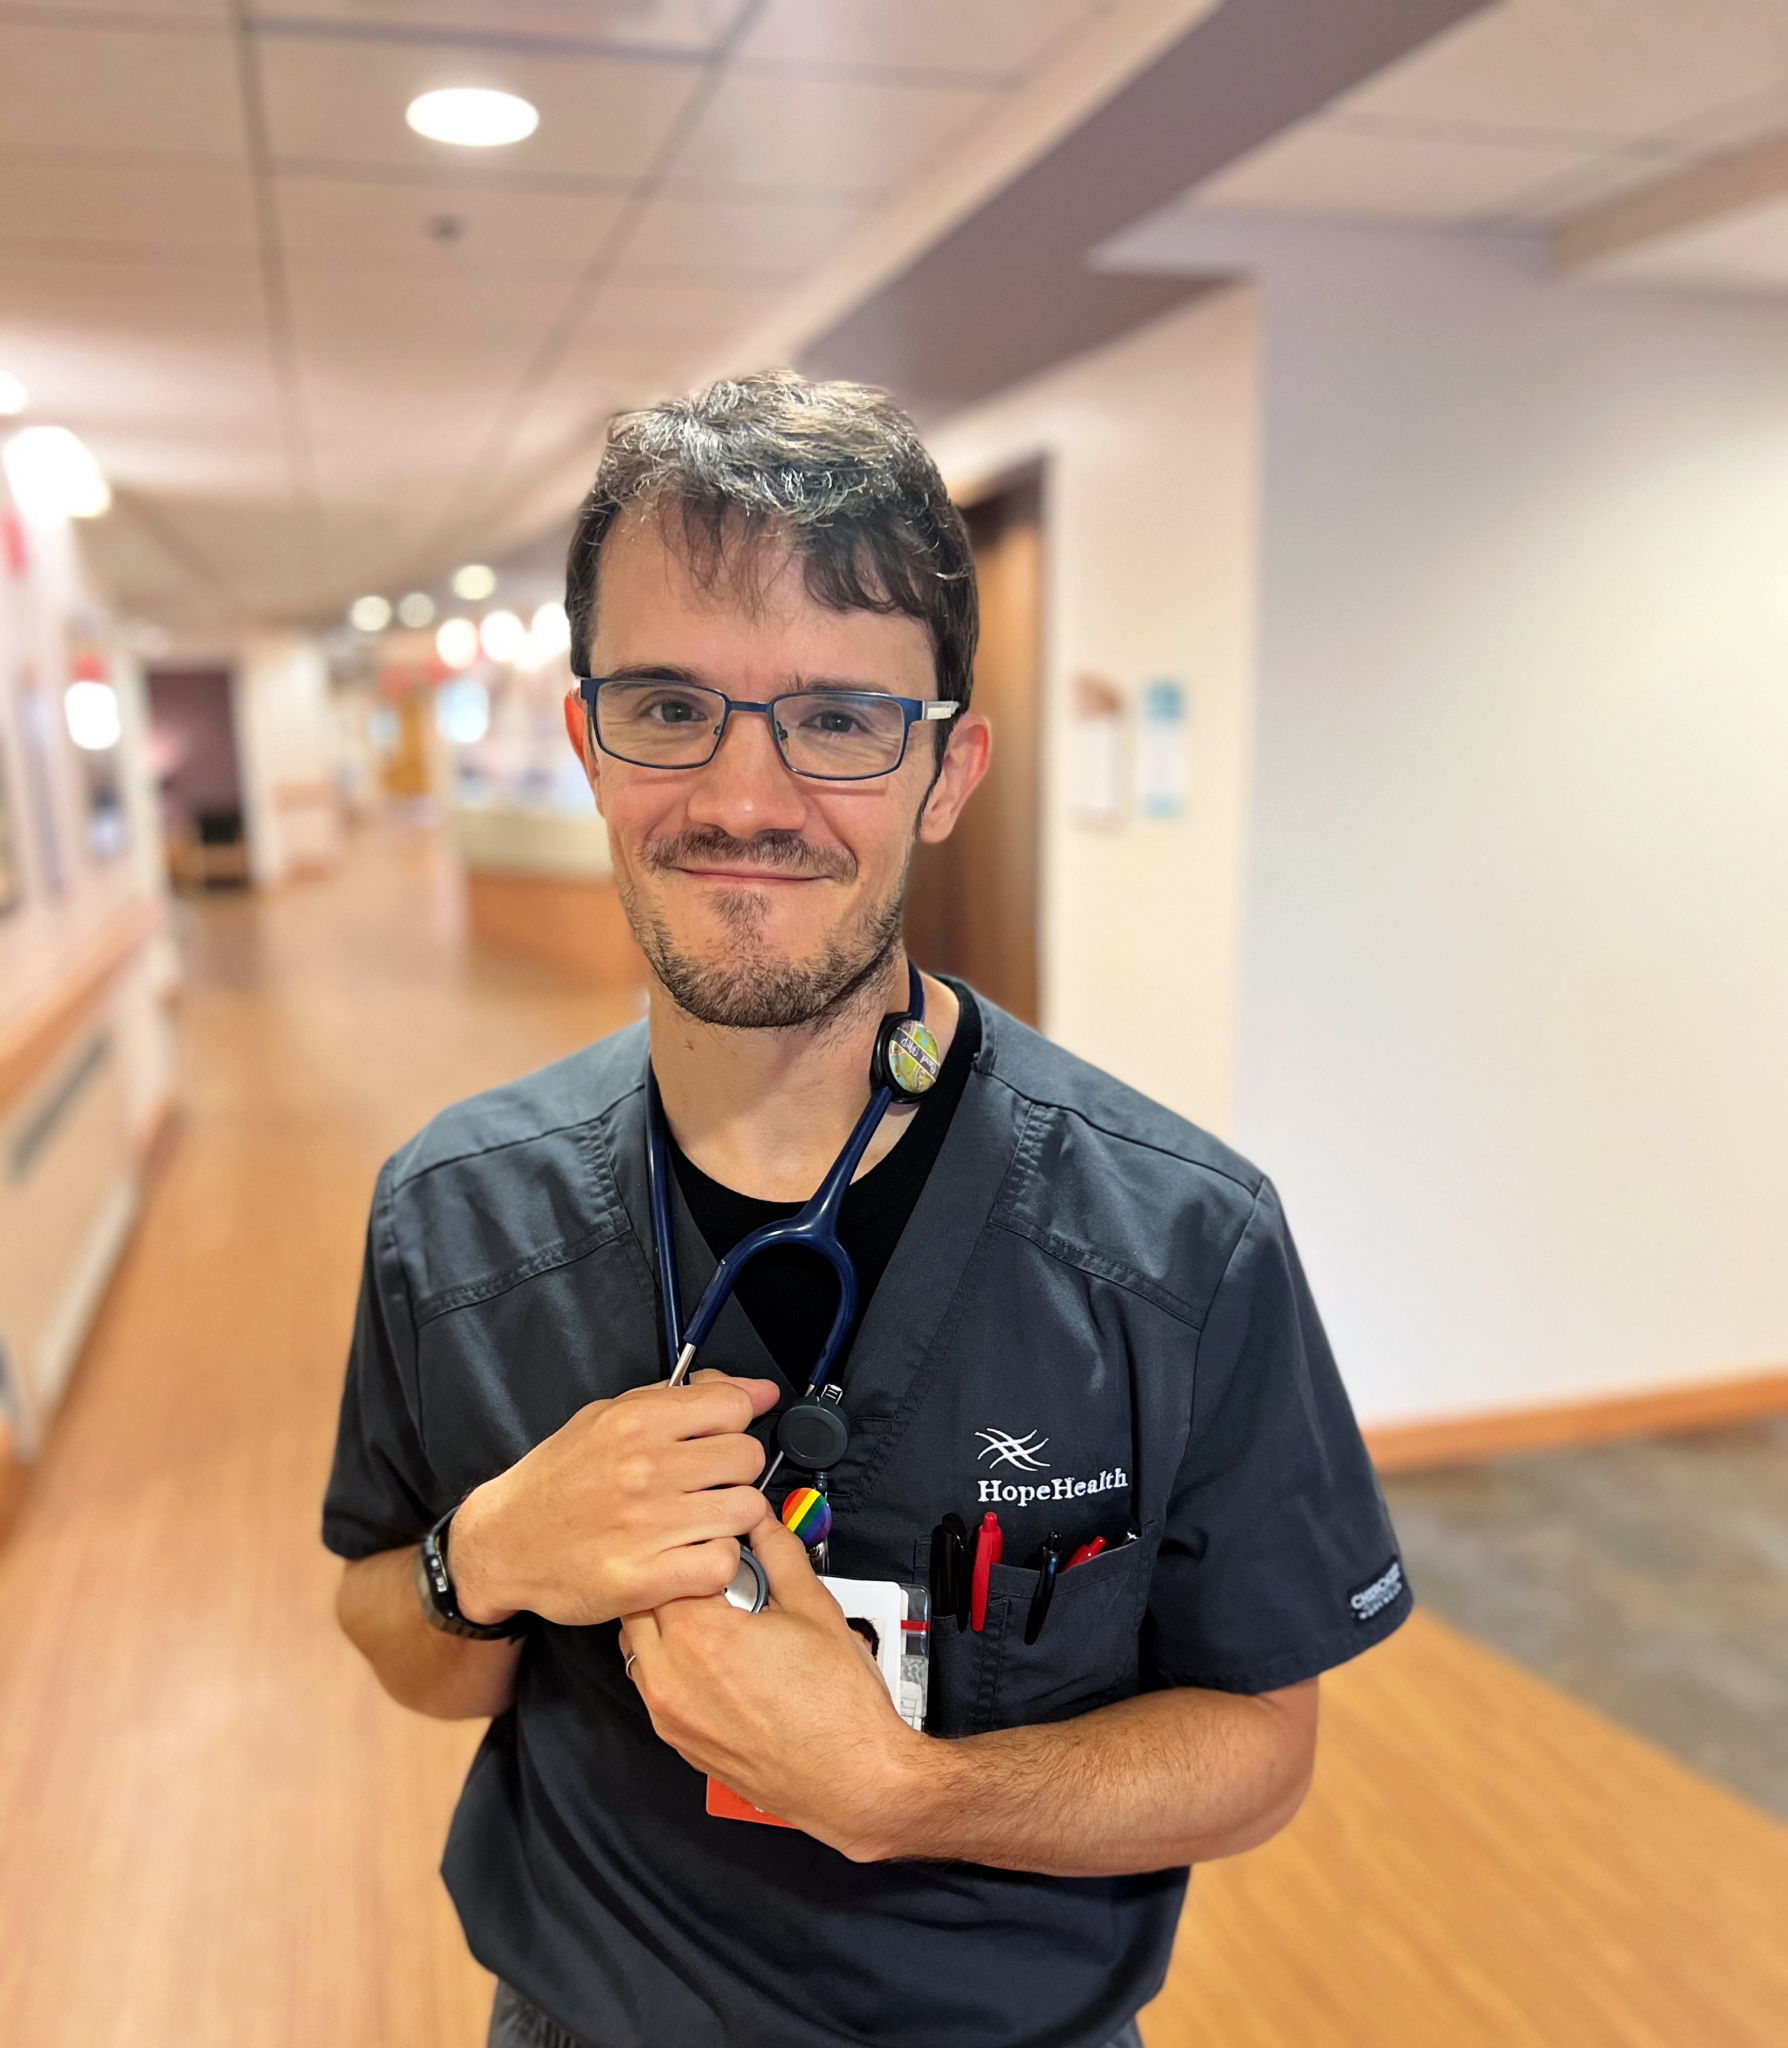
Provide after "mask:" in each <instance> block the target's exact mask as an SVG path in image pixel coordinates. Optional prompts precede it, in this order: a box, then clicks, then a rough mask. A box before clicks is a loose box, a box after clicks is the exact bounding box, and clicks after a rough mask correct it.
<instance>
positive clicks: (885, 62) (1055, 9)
mask: <svg viewBox="0 0 1788 2048" xmlns="http://www.w3.org/2000/svg"><path fill="white" fill-rule="evenodd" d="M1101 11H1102V10H1101V9H1100V8H1099V7H1098V6H1097V4H1096V0H901V4H900V5H897V6H895V5H890V4H889V0H770V4H769V6H768V7H767V8H766V9H765V11H764V13H763V15H762V16H761V17H760V19H759V21H758V23H757V25H756V27H755V28H753V29H752V30H751V31H750V33H749V34H748V35H747V36H746V38H745V40H744V42H743V43H742V44H741V45H740V51H741V54H742V55H743V56H744V57H746V58H747V59H758V58H771V59H775V60H776V61H778V62H780V63H802V64H837V65H865V66H872V67H873V66H879V67H886V68H901V69H911V70H923V71H940V72H953V73H957V74H960V75H967V74H970V73H974V74H978V75H981V76H984V77H987V78H989V79H991V80H1002V79H1012V78H1015V77H1018V76H1021V75H1022V74H1023V73H1025V72H1026V71H1029V70H1030V69H1032V67H1033V66H1034V65H1036V64H1037V63H1038V62H1039V61H1040V60H1041V59H1042V58H1043V57H1044V56H1045V55H1046V54H1047V52H1048V51H1049V50H1050V49H1051V48H1052V47H1053V46H1054V45H1055V44H1056V43H1058V42H1059V41H1060V40H1061V39H1062V37H1063V36H1065V35H1069V34H1072V33H1073V31H1074V30H1075V29H1077V28H1079V27H1080V26H1081V25H1082V24H1083V23H1085V22H1086V21H1087V20H1089V19H1090V18H1091V17H1092V16H1093V15H1095V14H1097V13H1099V12H1101Z"/></svg>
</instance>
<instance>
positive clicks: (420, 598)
mask: <svg viewBox="0 0 1788 2048" xmlns="http://www.w3.org/2000/svg"><path fill="white" fill-rule="evenodd" d="M397 616H398V617H399V618H400V619H401V620H402V621H403V623H404V624H405V625H406V626H427V625H432V624H433V623H434V616H435V601H434V599H433V598H432V597H430V596H429V594H428V592H427V591H426V590H412V591H411V592H410V593H409V595H408V596H407V597H400V598H399V599H398V601H397Z"/></svg>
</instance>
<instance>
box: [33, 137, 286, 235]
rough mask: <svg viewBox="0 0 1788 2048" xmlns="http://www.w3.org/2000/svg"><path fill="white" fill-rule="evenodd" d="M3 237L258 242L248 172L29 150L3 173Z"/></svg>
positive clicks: (223, 167)
mask: <svg viewBox="0 0 1788 2048" xmlns="http://www.w3.org/2000/svg"><path fill="white" fill-rule="evenodd" d="M0 242H8V243H17V242H29V243H32V244H34V245H41V246H44V247H45V248H46V250H47V249H49V248H51V247H54V248H67V247H69V246H70V245H74V244H80V243H107V244H114V245H126V246H129V247H131V248H140V249H167V250H176V249H229V250H236V251H240V252H243V253H248V252H252V251H253V249H254V248H255V246H256V233H255V216H254V201H253V196H252V193H251V191H250V187H249V181H248V174H247V172H246V171H245V170H240V169H236V168H234V167H231V166H225V165H221V164H220V165H218V166H216V167H211V166H205V167H202V168H201V167H190V166H186V165H172V164H170V165H145V164H143V163H119V162H117V161H115V160H113V161H108V160H107V159H106V158H104V157H98V158H95V159H93V160H91V161H89V162H86V163H70V162H68V161H66V160H65V159H62V158H55V159H45V158H34V157H29V156H28V157H25V158H23V159H22V160H20V161H17V162H14V163H11V164H8V165H7V166H6V168H5V170H4V171H3V172H0Z"/></svg>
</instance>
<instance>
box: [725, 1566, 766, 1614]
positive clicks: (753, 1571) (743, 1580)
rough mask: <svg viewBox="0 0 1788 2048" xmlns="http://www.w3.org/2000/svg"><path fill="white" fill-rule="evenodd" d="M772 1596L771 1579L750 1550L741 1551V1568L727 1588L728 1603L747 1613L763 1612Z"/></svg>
mask: <svg viewBox="0 0 1788 2048" xmlns="http://www.w3.org/2000/svg"><path fill="white" fill-rule="evenodd" d="M769 1598H770V1580H769V1575H768V1574H767V1573H766V1572H765V1570H764V1568H763V1566H762V1565H761V1564H759V1563H758V1561H757V1559H756V1558H755V1557H753V1556H752V1554H751V1552H750V1551H749V1550H741V1551H740V1552H739V1569H738V1570H737V1571H736V1572H734V1574H733V1581H732V1584H731V1585H730V1586H728V1587H727V1589H726V1604H727V1605H728V1606H729V1607H737V1608H739V1609H740V1610H741V1611H742V1612H744V1613H746V1614H761V1613H762V1612H763V1610H764V1607H765V1606H766V1605H767V1604H768V1601H769Z"/></svg>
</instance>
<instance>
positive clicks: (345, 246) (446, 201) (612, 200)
mask: <svg viewBox="0 0 1788 2048" xmlns="http://www.w3.org/2000/svg"><path fill="white" fill-rule="evenodd" d="M278 190H279V213H280V221H281V225H282V228H283V232H284V236H285V244H286V248H287V249H288V251H290V252H291V254H292V255H293V256H295V257H355V256H372V257H377V258H378V259H379V260H381V261H407V262H409V263H411V264H413V265H416V266H418V267H426V268H427V269H428V270H429V271H430V272H432V273H438V274H441V275H446V276H451V275H453V274H455V273H463V272H466V271H476V270H482V269H487V268H498V269H501V268H505V267H508V266H513V265H547V266H550V267H555V268H557V269H560V270H577V269H580V268H581V267H582V266H583V265H584V264H585V263H587V262H588V261H589V259H590V257H591V256H592V255H593V254H594V253H595V251H596V250H597V249H598V248H599V247H600V246H601V244H602V240H603V237H604V236H605V235H606V234H607V233H608V232H609V230H610V229H611V228H612V227H613V225H614V223H615V221H616V219H617V218H618V217H619V215H620V212H621V205H622V202H621V200H620V199H619V198H617V197H615V196H614V195H612V194H608V193H587V192H525V191H516V190H513V189H509V188H505V187H502V186H491V185H479V184H468V183H460V182H454V181H451V180H448V179H440V180H418V181H416V182H414V183H411V182H409V181H405V182H401V183H390V184H383V183H377V182H372V181H369V180H366V179H359V178H352V177H303V178H294V177H282V178H281V179H280V180H279V181H278Z"/></svg>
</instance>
